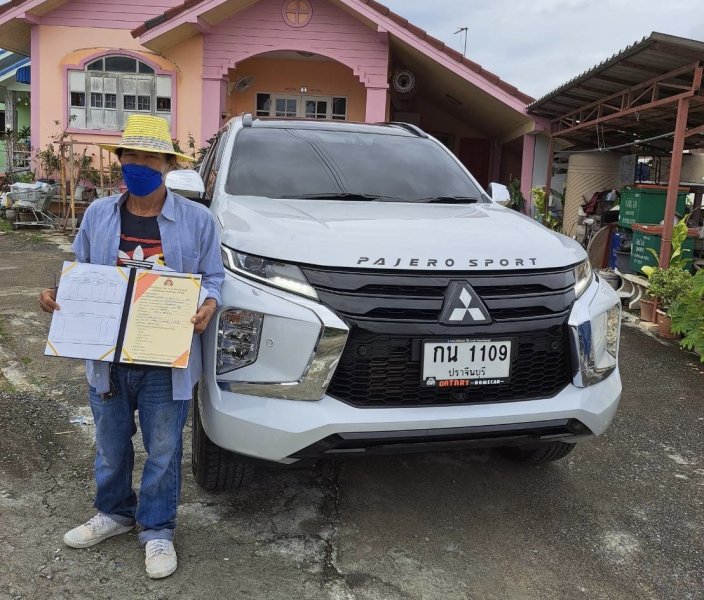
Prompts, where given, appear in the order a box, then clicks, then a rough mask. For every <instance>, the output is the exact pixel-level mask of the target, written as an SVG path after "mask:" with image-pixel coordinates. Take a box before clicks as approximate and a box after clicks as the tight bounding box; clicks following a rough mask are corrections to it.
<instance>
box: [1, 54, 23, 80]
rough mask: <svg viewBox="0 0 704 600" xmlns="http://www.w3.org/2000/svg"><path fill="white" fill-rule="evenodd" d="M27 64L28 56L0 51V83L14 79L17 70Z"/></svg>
mask: <svg viewBox="0 0 704 600" xmlns="http://www.w3.org/2000/svg"><path fill="white" fill-rule="evenodd" d="M29 64H30V60H29V57H28V56H22V55H21V54H17V53H15V52H7V51H5V50H0V83H2V82H4V81H7V80H8V79H10V78H12V77H14V76H15V74H16V73H17V71H18V70H19V69H21V68H22V67H25V66H27V65H29Z"/></svg>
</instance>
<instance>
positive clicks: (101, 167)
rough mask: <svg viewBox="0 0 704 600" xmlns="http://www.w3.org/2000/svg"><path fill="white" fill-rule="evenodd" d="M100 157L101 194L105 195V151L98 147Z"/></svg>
mask: <svg viewBox="0 0 704 600" xmlns="http://www.w3.org/2000/svg"><path fill="white" fill-rule="evenodd" d="M98 156H99V157H100V193H104V188H103V149H102V148H100V147H98Z"/></svg>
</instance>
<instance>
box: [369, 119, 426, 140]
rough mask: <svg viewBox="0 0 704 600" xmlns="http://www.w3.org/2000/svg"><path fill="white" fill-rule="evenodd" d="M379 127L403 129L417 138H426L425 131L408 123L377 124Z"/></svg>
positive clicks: (390, 122)
mask: <svg viewBox="0 0 704 600" xmlns="http://www.w3.org/2000/svg"><path fill="white" fill-rule="evenodd" d="M379 125H394V126H396V127H400V128H401V129H405V130H406V131H408V132H410V133H415V134H416V135H417V136H418V137H422V138H427V137H428V134H427V133H425V131H423V130H422V129H421V128H420V127H418V126H416V125H411V124H410V123H403V122H401V121H388V122H386V123H379Z"/></svg>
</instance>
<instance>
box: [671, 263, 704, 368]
mask: <svg viewBox="0 0 704 600" xmlns="http://www.w3.org/2000/svg"><path fill="white" fill-rule="evenodd" d="M690 284H691V285H690V289H689V291H687V292H686V293H684V294H682V295H681V296H680V297H679V298H678V299H677V300H676V301H675V302H673V304H672V306H671V307H670V316H671V317H672V331H674V332H675V333H679V334H682V335H684V338H683V339H682V340H681V341H680V344H682V346H683V347H684V348H687V349H689V350H694V351H695V352H696V353H697V354H699V358H700V359H701V361H702V362H703V363H704V269H702V270H700V271H698V272H697V274H696V275H695V276H694V277H693V278H691V281H690Z"/></svg>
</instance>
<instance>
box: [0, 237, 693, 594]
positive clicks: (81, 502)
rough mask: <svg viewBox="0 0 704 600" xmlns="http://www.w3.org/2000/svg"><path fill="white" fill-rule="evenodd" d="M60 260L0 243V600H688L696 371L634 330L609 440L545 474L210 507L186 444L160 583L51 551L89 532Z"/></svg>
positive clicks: (270, 485) (465, 459)
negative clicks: (169, 567)
mask: <svg viewBox="0 0 704 600" xmlns="http://www.w3.org/2000/svg"><path fill="white" fill-rule="evenodd" d="M70 258H71V254H70V249H69V245H68V240H67V239H66V238H65V237H63V236H61V235H58V234H51V233H33V232H17V233H15V232H12V233H0V281H2V285H1V286H0V373H1V374H0V415H1V417H0V423H2V427H1V429H0V599H1V600H5V599H19V598H25V599H32V600H34V599H44V598H51V599H54V598H76V599H81V600H83V599H92V598H96V599H101V600H103V599H107V598H116V599H122V598H148V599H162V598H163V599H166V598H183V599H191V598H193V599H200V598H238V599H266V600H275V599H287V600H290V599H292V598H296V599H297V598H306V599H308V598H310V599H321V600H426V599H427V600H435V599H438V600H460V599H462V600H468V599H474V600H513V599H516V600H518V599H520V600H533V599H535V600H538V599H540V600H546V599H547V600H550V599H555V600H558V599H559V600H563V599H573V598H585V599H603V600H640V599H666V600H693V599H704V506H703V504H704V435H702V434H703V432H704V410H703V408H704V369H702V367H701V365H700V364H699V363H698V361H697V360H696V359H695V357H693V356H692V355H691V354H688V353H686V352H683V351H681V350H680V349H678V348H677V346H675V345H674V344H671V343H663V342H660V341H658V340H657V339H655V338H653V337H651V336H648V335H646V334H644V333H642V332H641V331H639V330H638V329H636V328H633V327H625V328H624V334H623V344H622V357H621V361H622V364H621V369H622V376H623V381H624V389H625V393H624V398H623V401H622V404H621V408H620V410H619V413H618V415H617V418H616V421H615V422H614V424H613V426H612V427H611V428H610V429H609V430H608V432H607V433H606V435H604V436H602V437H601V438H599V439H597V440H594V441H592V442H589V443H585V444H583V445H582V446H581V447H580V448H579V449H578V450H577V451H575V452H574V453H573V454H571V455H570V456H569V457H568V458H567V459H565V460H563V461H561V462H558V463H555V464H551V465H546V466H541V467H537V468H536V467H533V468H525V467H517V466H514V465H512V464H510V463H507V462H505V461H504V460H502V459H501V458H499V457H498V456H497V455H496V454H495V453H493V452H489V451H487V452H457V453H438V454H432V455H406V456H400V457H377V458H370V459H359V460H354V461H348V462H344V463H327V464H324V465H321V466H319V467H317V468H315V469H311V470H294V471H277V470H272V471H261V472H259V473H258V475H257V477H256V478H255V479H254V481H253V482H252V484H251V485H250V486H249V487H247V489H245V490H243V491H241V492H239V493H218V494H211V493H207V492H204V491H203V490H201V489H200V488H198V487H197V486H196V485H195V483H194V481H193V478H192V476H191V475H190V465H189V463H190V425H189V426H187V431H186V438H185V439H186V451H185V453H184V490H183V496H182V505H181V507H180V509H179V517H178V519H179V526H178V534H177V537H176V547H177V550H178V552H179V569H178V571H177V572H176V573H175V574H174V575H173V576H171V577H169V578H167V579H165V580H161V581H152V580H150V579H149V578H147V576H146V574H145V573H144V567H143V553H142V550H141V549H140V547H139V545H138V542H137V537H136V535H135V534H134V533H130V534H127V535H123V536H119V537H117V538H113V539H111V540H108V541H106V542H104V543H103V544H101V545H99V546H96V547H93V548H90V549H86V550H73V549H70V548H66V547H64V546H63V544H62V542H61V536H62V535H63V533H64V531H65V530H67V529H69V528H71V527H73V526H74V525H76V524H78V523H80V522H82V521H84V520H85V519H86V518H87V517H89V516H91V515H92V508H91V504H92V495H93V482H92V459H93V428H92V425H91V420H90V418H89V417H90V411H89V409H88V406H87V402H86V385H85V381H84V376H83V369H82V366H81V364H80V363H79V362H78V361H69V360H64V359H56V358H45V357H44V356H43V355H42V351H43V347H44V340H45V336H46V332H47V330H48V324H49V318H48V317H47V316H46V315H43V314H42V313H40V311H39V310H38V308H37V305H36V297H37V294H38V291H39V290H40V289H41V288H42V287H44V286H47V285H51V284H52V282H53V274H54V273H55V272H56V271H57V270H58V269H59V266H60V264H61V261H62V260H65V259H70ZM137 446H138V448H139V452H138V459H139V461H140V462H141V461H143V459H144V454H143V452H142V451H141V444H140V443H137ZM138 473H139V470H137V471H136V474H137V479H138Z"/></svg>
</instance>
